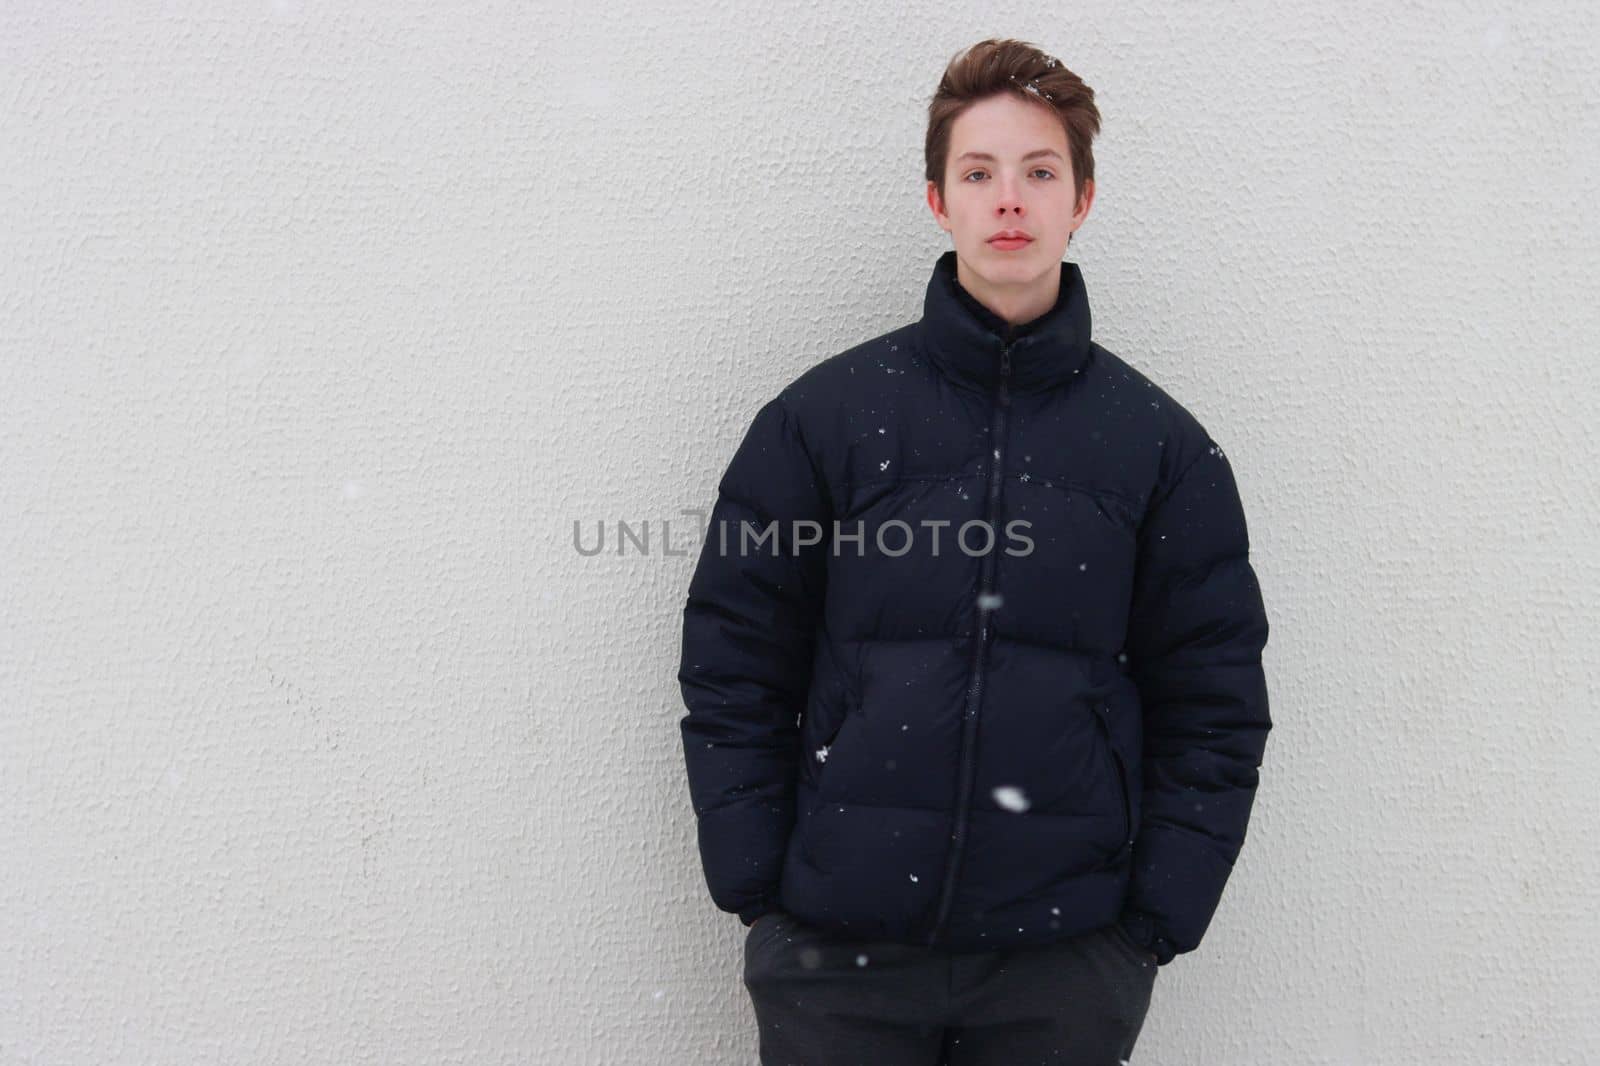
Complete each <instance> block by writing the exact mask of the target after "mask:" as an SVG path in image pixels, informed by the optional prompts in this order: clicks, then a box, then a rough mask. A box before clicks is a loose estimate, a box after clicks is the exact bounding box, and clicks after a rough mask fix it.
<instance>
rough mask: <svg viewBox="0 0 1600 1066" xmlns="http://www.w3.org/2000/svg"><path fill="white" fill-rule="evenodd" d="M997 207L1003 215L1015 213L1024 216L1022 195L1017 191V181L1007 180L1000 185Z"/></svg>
mask: <svg viewBox="0 0 1600 1066" xmlns="http://www.w3.org/2000/svg"><path fill="white" fill-rule="evenodd" d="M995 209H996V210H997V211H999V213H1000V214H1001V215H1006V214H1015V215H1017V216H1018V217H1019V218H1020V217H1021V216H1022V196H1021V195H1020V194H1019V193H1018V191H1017V183H1016V182H1015V181H1013V180H1006V181H1004V182H1002V183H1001V185H1000V198H999V199H998V200H997V201H996V202H995Z"/></svg>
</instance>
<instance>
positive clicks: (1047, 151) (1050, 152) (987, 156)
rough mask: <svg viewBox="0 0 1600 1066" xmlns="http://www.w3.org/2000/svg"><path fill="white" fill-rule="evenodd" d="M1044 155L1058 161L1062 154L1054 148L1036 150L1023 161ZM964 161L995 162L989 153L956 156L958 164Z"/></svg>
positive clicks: (1024, 157) (970, 153)
mask: <svg viewBox="0 0 1600 1066" xmlns="http://www.w3.org/2000/svg"><path fill="white" fill-rule="evenodd" d="M1042 155H1053V156H1055V157H1056V158H1057V159H1061V153H1060V152H1058V151H1056V150H1055V149H1054V148H1035V149H1034V150H1033V151H1031V152H1029V153H1028V154H1027V155H1025V156H1023V157H1022V159H1023V161H1024V162H1026V161H1027V160H1029V159H1037V158H1038V157H1039V156H1042ZM963 159H983V160H987V161H988V162H990V163H993V162H994V161H995V160H994V156H992V155H990V154H989V153H988V152H962V153H961V154H960V155H958V156H956V162H958V163H959V162H961V160H963ZM1061 161H1062V162H1063V163H1065V162H1066V160H1065V159H1061Z"/></svg>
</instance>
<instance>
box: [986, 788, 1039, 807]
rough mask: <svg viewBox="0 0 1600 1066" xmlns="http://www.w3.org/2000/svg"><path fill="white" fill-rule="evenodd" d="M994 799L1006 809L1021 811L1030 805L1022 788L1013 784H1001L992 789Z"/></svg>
mask: <svg viewBox="0 0 1600 1066" xmlns="http://www.w3.org/2000/svg"><path fill="white" fill-rule="evenodd" d="M994 801H995V802H996V803H998V804H999V805H1000V806H1002V807H1004V808H1005V809H1006V810H1008V811H1016V812H1017V813H1019V814H1020V813H1021V812H1023V811H1025V810H1027V809H1028V807H1029V806H1031V805H1030V804H1029V803H1028V797H1027V796H1026V795H1024V794H1023V792H1022V789H1020V788H1018V787H1017V786H1015V785H1001V786H999V787H998V788H996V789H995V790H994Z"/></svg>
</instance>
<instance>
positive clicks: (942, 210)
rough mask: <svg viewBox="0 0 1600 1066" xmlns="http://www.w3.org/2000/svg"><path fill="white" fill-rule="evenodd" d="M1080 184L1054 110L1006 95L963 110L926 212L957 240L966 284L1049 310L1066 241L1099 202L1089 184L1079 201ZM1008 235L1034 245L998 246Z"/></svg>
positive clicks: (1020, 305)
mask: <svg viewBox="0 0 1600 1066" xmlns="http://www.w3.org/2000/svg"><path fill="white" fill-rule="evenodd" d="M1035 152H1043V153H1045V154H1042V155H1034V154H1033V153H1035ZM972 153H976V154H972ZM983 156H988V157H990V158H983ZM1024 157H1027V158H1024ZM1073 178H1074V175H1073V173H1072V161H1071V157H1070V156H1069V155H1068V152H1067V131H1066V129H1065V128H1064V127H1063V126H1062V125H1061V120H1060V119H1058V118H1056V116H1055V115H1053V114H1052V113H1051V112H1050V111H1049V109H1047V108H1045V107H1043V106H1041V105H1037V104H1030V103H1028V102H1027V101H1024V100H1019V99H1017V98H1016V97H1014V96H1012V95H1011V94H1009V93H1004V94H1001V95H999V96H992V97H990V98H988V99H987V100H980V101H978V102H977V103H976V104H973V105H972V106H971V107H969V108H967V110H966V111H964V112H962V113H961V115H960V116H959V117H958V118H957V119H956V120H955V122H954V123H953V124H952V126H951V128H950V152H949V154H948V156H947V158H946V161H945V170H944V193H945V194H944V197H943V202H942V203H941V202H940V199H941V198H940V196H939V192H938V189H937V187H936V186H935V185H934V183H933V182H931V181H930V182H928V206H929V207H930V208H931V209H932V210H933V214H934V218H936V219H937V220H938V222H939V228H940V229H943V230H945V231H946V232H947V233H949V234H950V236H951V237H952V238H953V239H954V241H955V251H956V260H957V268H958V272H957V278H958V280H959V281H960V282H961V284H962V286H963V287H964V288H966V289H967V290H968V291H970V292H971V293H972V294H973V295H974V296H977V297H979V298H980V299H984V298H985V297H991V298H992V297H999V298H1000V302H1002V303H1005V304H1008V305H1011V306H1012V307H1014V308H1017V309H1018V310H1019V311H1023V312H1027V311H1033V310H1034V308H1035V306H1037V310H1036V312H1035V313H1039V314H1042V313H1043V312H1044V311H1045V310H1048V309H1049V308H1050V307H1051V306H1052V305H1053V304H1054V302H1055V297H1056V292H1057V290H1058V289H1059V287H1060V280H1061V260H1062V259H1063V258H1064V257H1065V255H1066V250H1067V238H1068V237H1070V236H1071V235H1072V233H1073V231H1074V230H1076V229H1077V228H1078V227H1079V226H1081V225H1083V222H1084V219H1085V218H1087V217H1088V215H1089V205H1090V203H1092V202H1093V200H1094V182H1092V181H1090V182H1085V183H1084V190H1083V198H1082V199H1081V200H1080V201H1079V202H1078V203H1076V204H1075V203H1074V202H1073ZM1004 230H1021V231H1022V232H1024V233H1026V234H1027V235H1028V236H1030V237H1032V238H1033V239H1032V240H1030V241H1027V242H1025V243H1023V244H1021V245H1020V246H1017V245H1014V244H1005V243H1000V242H996V241H993V240H991V238H992V237H993V236H994V235H995V234H996V233H999V232H1001V231H1004ZM969 282H970V283H969ZM1046 290H1048V291H1046ZM985 302H989V301H988V300H985ZM1022 320H1024V321H1025V319H1022Z"/></svg>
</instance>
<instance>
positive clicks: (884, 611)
mask: <svg viewBox="0 0 1600 1066" xmlns="http://www.w3.org/2000/svg"><path fill="white" fill-rule="evenodd" d="M1089 324H1090V323H1089V305H1088V298H1087V295H1086V293H1085V290H1084V285H1083V278H1082V276H1081V274H1080V273H1079V270H1078V267H1077V265H1076V264H1073V263H1063V264H1062V266H1061V295H1060V298H1059V300H1058V302H1057V304H1056V306H1055V307H1054V308H1053V309H1052V310H1051V311H1050V312H1048V313H1047V314H1045V315H1043V316H1041V317H1040V318H1038V319H1035V320H1034V321H1033V322H1030V323H1028V324H1026V325H1024V326H1021V327H1014V328H1013V327H1008V326H1007V324H1006V323H1005V322H1004V321H1003V320H1002V319H1000V318H999V317H998V316H996V315H994V314H993V313H992V312H990V311H989V310H988V309H987V308H985V307H984V306H983V305H982V304H981V303H979V302H978V301H977V300H976V299H974V298H973V297H972V296H971V295H970V294H968V293H967V292H966V291H965V290H964V289H962V288H961V286H960V285H959V283H958V282H957V281H956V276H955V253H954V252H953V251H952V252H946V253H945V254H944V255H943V256H942V257H941V258H940V259H939V261H938V263H937V264H936V266H935V268H934V272H933V277H932V279H931V280H930V282H929V284H928V290H927V296H926V300H925V303H924V310H923V317H922V319H921V320H920V321H918V322H914V323H911V324H909V325H906V326H904V327H901V328H899V329H896V330H894V331H892V332H890V333H887V334H884V335H883V336H881V337H877V338H874V339H873V340H869V341H866V342H865V343H862V344H860V345H857V346H856V347H854V348H851V349H850V350H848V351H845V352H842V353H840V354H838V355H835V356H833V357H832V358H829V359H827V360H825V361H823V362H821V363H819V364H817V365H815V366H813V367H812V368H811V369H809V370H807V371H806V372H805V373H803V374H801V375H800V376H799V377H798V378H797V379H796V380H794V381H793V382H792V383H791V384H790V385H788V387H786V388H785V389H784V390H783V391H782V392H781V393H780V394H779V395H778V396H777V397H776V398H774V399H772V400H771V401H769V402H768V403H767V404H766V405H765V406H763V407H762V408H761V409H760V410H759V411H758V412H757V413H756V415H755V419H754V421H753V423H752V425H751V426H750V428H749V431H748V433H747V434H746V436H745V438H744V440H743V442H742V443H741V444H740V445H739V448H738V450H737V452H736V454H735V455H734V456H733V459H732V461H731V463H730V464H729V466H728V468H727V472H726V473H725V474H724V476H723V478H722V480H721V483H720V485H719V494H718V498H717V501H716V505H715V508H714V510H713V511H712V514H711V516H710V521H709V524H708V528H707V530H706V536H705V539H704V541H703V543H702V546H701V549H700V555H699V559H698V563H697V566H696V568H695V571H694V575H693V578H692V581H691V583H690V586H689V595H688V602H687V604H686V606H685V607H684V615H683V646H682V654H683V657H682V664H681V669H680V671H679V674H678V680H679V682H680V684H681V686H682V692H683V698H684V702H685V704H686V705H687V707H688V710H689V713H688V714H687V715H686V716H685V717H684V718H683V719H682V735H683V742H684V755H685V758H686V761H687V767H688V775H689V787H690V793H691V797H692V800H693V803H694V810H695V813H696V815H697V821H698V828H699V846H700V856H701V861H702V864H703V867H704V871H705V876H706V880H707V883H708V885H709V887H710V890H711V896H712V899H713V901H714V902H715V903H716V904H717V906H718V907H720V908H722V909H724V910H728V911H734V912H737V913H738V914H739V915H740V917H741V918H742V919H743V920H744V921H745V922H746V924H749V923H750V922H753V921H754V920H755V918H756V917H757V916H758V915H760V914H762V913H764V912H765V911H768V910H772V909H774V908H781V909H783V910H785V911H788V912H789V913H791V914H793V915H794V916H796V917H797V918H799V919H801V920H802V921H804V922H807V923H810V924H813V925H816V926H819V927H822V928H825V929H829V930H833V931H836V932H838V933H840V934H842V935H847V936H855V937H860V938H864V939H888V940H897V941H903V942H915V943H923V944H928V945H935V946H944V947H947V948H950V949H955V950H993V949H998V948H1007V947H1016V946H1023V945H1039V944H1045V943H1049V942H1052V941H1058V940H1062V939H1065V938H1067V937H1071V936H1074V935H1077V934H1080V933H1083V932H1086V931H1088V930H1091V929H1096V928H1099V927H1101V926H1104V925H1107V924H1109V923H1111V922H1113V921H1119V920H1120V921H1121V922H1122V924H1123V926H1124V928H1125V929H1126V930H1127V932H1128V934H1129V935H1130V937H1132V939H1133V940H1135V941H1136V942H1138V943H1141V944H1144V945H1146V946H1147V947H1149V949H1150V950H1151V951H1152V952H1154V953H1155V954H1156V957H1157V958H1158V959H1159V960H1160V962H1162V963H1163V964H1164V963H1166V962H1168V961H1170V960H1171V959H1172V957H1173V955H1174V954H1175V953H1179V952H1185V951H1190V950H1193V949H1194V948H1195V947H1196V946H1197V945H1198V944H1199V943H1200V939H1201V937H1202V936H1203V935H1204V933H1205V931H1206V927H1207V926H1208V924H1209V923H1210V921H1211V916H1212V914H1213V912H1214V911H1215V910H1216V907H1217V904H1218V902H1219V900H1220V898H1221V895H1222V890H1223V886H1224V884H1225V883H1226V881H1227V879H1228V875H1229V873H1230V872H1231V870H1232V868H1233V864H1234V860H1235V858H1236V857H1237V855H1238V853H1239V849H1240V848H1241V846H1242V845H1243V843H1244V837H1245V827H1246V824H1247V822H1248V821H1249V817H1250V810H1251V806H1252V803H1253V801H1254V797H1255V791H1256V784H1257V770H1258V768H1259V767H1260V765H1261V761H1262V755H1263V752H1264V748H1265V742H1266V736H1267V732H1268V730H1269V729H1270V728H1271V721H1270V720H1269V717H1268V712H1267V691H1266V685H1265V683H1264V678H1263V672H1262V665H1261V653H1262V649H1263V647H1264V646H1265V644H1266V640H1267V618H1266V614H1265V611H1264V609H1263V605H1262V599H1261V594H1260V590H1259V588H1258V585H1257V582H1256V575H1255V573H1254V572H1253V570H1252V568H1251V566H1250V562H1249V558H1248V549H1249V545H1248V540H1247V535H1246V530H1245V519H1244V515H1243V512H1242V510H1241V507H1240V502H1239V495H1238V491H1237V488H1236V485H1235V482H1234V477H1233V472H1232V470H1231V468H1230V467H1229V464H1228V461H1227V459H1226V457H1225V456H1224V455H1223V452H1222V449H1221V448H1219V447H1218V446H1217V444H1216V442H1215V441H1213V440H1212V439H1211V437H1210V435H1209V434H1208V433H1207V432H1206V430H1205V429H1204V428H1203V427H1202V426H1201V425H1200V423H1199V422H1198V421H1197V420H1196V419H1195V418H1194V416H1192V415H1191V414H1190V413H1189V412H1188V411H1186V410H1185V409H1184V408H1183V407H1182V406H1181V405H1179V404H1178V403H1177V402H1176V401H1175V400H1173V398H1172V397H1171V396H1169V395H1167V393H1166V392H1164V391H1163V390H1162V389H1161V388H1160V387H1158V386H1157V385H1155V384H1154V383H1153V382H1151V381H1150V380H1149V379H1148V378H1146V377H1145V376H1144V375H1143V374H1141V373H1140V372H1139V371H1137V370H1135V369H1134V368H1132V367H1131V366H1129V365H1128V364H1127V363H1125V362H1123V361H1122V360H1121V359H1119V358H1118V357H1117V356H1115V355H1113V354H1112V353H1110V352H1109V351H1107V350H1105V349H1104V348H1102V347H1100V346H1099V345H1097V344H1095V343H1093V342H1092V341H1091V339H1090V331H1089ZM808 522H810V523H815V524H816V525H815V526H812V525H808V524H806V523H808ZM974 522H976V523H987V525H981V524H974V525H972V526H969V527H968V528H967V529H966V530H965V534H966V535H965V539H963V540H959V541H958V539H957V538H958V534H960V533H962V532H963V530H962V526H963V524H964V523H974ZM741 523H749V531H750V533H751V534H752V536H750V537H748V538H746V539H745V540H744V541H743V543H742V545H741ZM773 523H775V524H773ZM1012 523H1022V524H1016V525H1013V524H1012ZM836 524H837V532H838V534H840V539H839V540H838V541H837V542H836V543H835V542H833V541H832V540H831V537H830V535H831V534H833V533H834V531H835V528H836ZM986 531H987V532H986ZM816 532H820V533H821V534H822V536H821V539H820V542H818V543H810V544H808V543H806V542H807V541H808V540H816V539H817V538H816V537H815V536H813V535H808V534H814V533H816ZM762 533H765V534H767V539H765V540H758V539H756V536H755V535H759V534H762ZM858 533H859V534H860V535H859V536H857V534H858ZM990 533H992V543H993V547H992V549H990V550H984V549H985V546H986V543H987V542H988V541H989V539H990V538H989V534H990ZM724 540H725V544H726V547H724ZM741 547H742V550H741Z"/></svg>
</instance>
